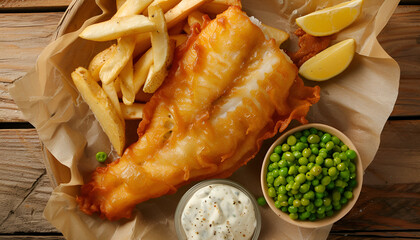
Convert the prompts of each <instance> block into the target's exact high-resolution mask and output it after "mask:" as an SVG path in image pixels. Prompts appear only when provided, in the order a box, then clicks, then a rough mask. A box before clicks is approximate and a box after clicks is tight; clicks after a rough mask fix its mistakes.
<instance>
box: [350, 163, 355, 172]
mask: <svg viewBox="0 0 420 240" xmlns="http://www.w3.org/2000/svg"><path fill="white" fill-rule="evenodd" d="M349 171H350V172H351V173H354V172H356V165H354V163H350V164H349Z"/></svg>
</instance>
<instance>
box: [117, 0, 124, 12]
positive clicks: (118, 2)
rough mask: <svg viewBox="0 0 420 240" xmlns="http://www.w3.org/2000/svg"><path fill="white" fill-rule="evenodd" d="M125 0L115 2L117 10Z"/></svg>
mask: <svg viewBox="0 0 420 240" xmlns="http://www.w3.org/2000/svg"><path fill="white" fill-rule="evenodd" d="M125 1H126V0H116V1H115V4H116V5H117V10H118V9H120V8H121V6H122V5H123V4H124V3H125Z"/></svg>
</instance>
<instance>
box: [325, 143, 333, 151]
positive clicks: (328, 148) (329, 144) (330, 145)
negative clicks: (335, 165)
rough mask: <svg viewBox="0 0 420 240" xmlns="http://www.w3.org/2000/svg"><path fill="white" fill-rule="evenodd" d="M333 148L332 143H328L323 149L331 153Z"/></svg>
mask: <svg viewBox="0 0 420 240" xmlns="http://www.w3.org/2000/svg"><path fill="white" fill-rule="evenodd" d="M333 148H334V143H333V142H332V141H329V142H327V143H326V144H325V149H327V150H328V151H331V150H332V149H333Z"/></svg>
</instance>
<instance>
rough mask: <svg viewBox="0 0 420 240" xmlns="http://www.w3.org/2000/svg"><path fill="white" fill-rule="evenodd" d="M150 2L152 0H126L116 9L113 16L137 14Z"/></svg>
mask: <svg viewBox="0 0 420 240" xmlns="http://www.w3.org/2000/svg"><path fill="white" fill-rule="evenodd" d="M152 2H153V0H126V1H125V2H124V4H123V5H121V7H120V8H118V11H117V13H115V15H114V16H113V18H118V17H125V16H131V15H137V14H139V13H141V12H143V11H144V10H145V9H147V6H149V4H150V3H152Z"/></svg>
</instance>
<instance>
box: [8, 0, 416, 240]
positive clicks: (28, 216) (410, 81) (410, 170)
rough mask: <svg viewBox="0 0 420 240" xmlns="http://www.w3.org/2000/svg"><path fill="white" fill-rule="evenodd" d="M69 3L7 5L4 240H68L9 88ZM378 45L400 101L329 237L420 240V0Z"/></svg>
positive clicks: (396, 18) (397, 16) (36, 0)
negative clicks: (52, 213) (393, 72)
mask: <svg viewBox="0 0 420 240" xmlns="http://www.w3.org/2000/svg"><path fill="white" fill-rule="evenodd" d="M69 3H70V0H26V1H25V0H24V1H21V0H1V1H0V240H1V239H64V238H63V237H62V235H61V233H59V232H58V231H57V230H56V229H55V228H54V227H53V226H51V224H49V222H47V221H46V220H45V219H44V218H43V217H42V212H43V209H44V207H45V204H46V203H47V201H48V198H49V196H50V194H51V191H52V188H51V186H50V182H49V179H48V176H47V175H46V170H45V168H44V165H43V164H42V163H41V161H42V160H41V159H42V157H43V156H42V152H41V145H40V142H39V139H38V136H37V133H36V131H35V129H34V128H33V127H32V126H31V125H30V124H29V123H27V122H25V120H23V117H22V115H21V113H20V112H19V110H17V107H16V105H15V104H14V102H13V100H12V99H11V97H10V95H9V93H8V91H7V89H8V87H9V85H10V84H11V83H12V82H13V81H14V80H16V79H19V78H21V77H22V76H24V75H25V73H26V72H27V71H28V70H30V69H31V68H32V67H33V66H34V64H35V61H36V58H37V56H38V55H39V53H40V52H41V51H42V49H43V48H44V47H45V46H46V45H47V44H48V43H49V42H50V40H51V37H52V34H53V32H54V31H55V29H56V25H57V23H58V21H59V20H60V18H61V16H62V14H63V12H64V10H65V9H66V6H67V5H68V4H69ZM379 41H380V42H381V44H382V46H383V47H384V48H385V50H386V51H387V52H388V53H389V54H390V55H391V56H392V57H393V58H394V59H395V60H396V61H397V62H398V63H399V65H400V67H401V81H400V89H399V96H398V99H397V102H396V105H395V108H394V111H393V112H392V114H391V116H390V117H389V119H388V121H387V124H386V125H385V128H384V130H383V133H382V136H381V139H382V141H381V145H380V148H379V151H378V153H377V155H376V157H375V160H374V161H373V163H372V164H371V165H370V166H369V168H368V169H367V171H366V174H365V184H364V186H363V190H362V193H361V196H360V198H359V200H358V202H357V204H356V206H355V207H354V209H353V210H352V211H351V212H350V213H349V214H348V215H347V216H346V217H345V218H344V219H342V220H341V221H339V222H338V223H336V224H335V225H334V227H333V229H332V231H331V234H330V237H329V239H381V238H396V239H420V1H412V0H406V1H402V2H401V4H400V6H399V7H398V8H397V10H396V12H395V13H394V15H393V16H392V18H391V20H390V21H389V23H388V25H387V26H386V27H385V29H384V30H383V32H382V33H381V34H380V35H379ZM413 176H414V177H413Z"/></svg>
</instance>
